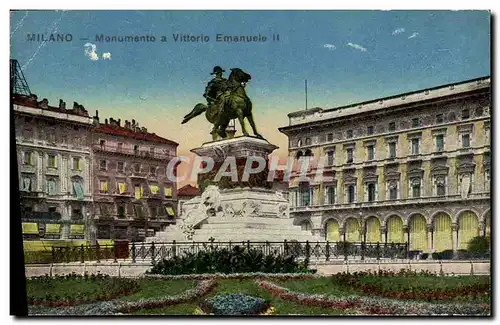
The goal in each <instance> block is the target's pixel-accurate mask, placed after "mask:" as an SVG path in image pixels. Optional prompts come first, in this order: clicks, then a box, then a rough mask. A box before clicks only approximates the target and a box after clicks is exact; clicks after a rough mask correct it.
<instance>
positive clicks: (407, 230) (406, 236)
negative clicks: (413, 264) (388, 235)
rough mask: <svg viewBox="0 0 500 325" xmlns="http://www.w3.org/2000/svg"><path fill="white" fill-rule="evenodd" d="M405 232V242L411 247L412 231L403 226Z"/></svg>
mask: <svg viewBox="0 0 500 325" xmlns="http://www.w3.org/2000/svg"><path fill="white" fill-rule="evenodd" d="M403 232H404V233H405V242H406V243H407V244H408V247H409V245H410V229H409V228H408V226H403Z"/></svg>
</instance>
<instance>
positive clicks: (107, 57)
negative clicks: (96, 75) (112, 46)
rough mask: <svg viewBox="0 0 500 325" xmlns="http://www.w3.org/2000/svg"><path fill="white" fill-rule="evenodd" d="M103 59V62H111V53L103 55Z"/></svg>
mask: <svg viewBox="0 0 500 325" xmlns="http://www.w3.org/2000/svg"><path fill="white" fill-rule="evenodd" d="M102 59H103V60H106V59H108V60H111V53H110V52H106V53H103V54H102Z"/></svg>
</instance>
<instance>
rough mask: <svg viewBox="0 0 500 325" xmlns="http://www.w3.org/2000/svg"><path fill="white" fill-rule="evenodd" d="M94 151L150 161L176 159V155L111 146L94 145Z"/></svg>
mask: <svg viewBox="0 0 500 325" xmlns="http://www.w3.org/2000/svg"><path fill="white" fill-rule="evenodd" d="M92 150H94V151H97V152H106V153H116V154H121V155H126V156H135V157H140V158H149V159H157V160H171V159H172V158H174V157H175V156H174V155H170V154H165V153H159V152H151V151H149V150H148V151H146V150H134V149H130V148H120V147H118V146H109V145H100V144H94V145H92Z"/></svg>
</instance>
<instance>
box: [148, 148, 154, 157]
mask: <svg viewBox="0 0 500 325" xmlns="http://www.w3.org/2000/svg"><path fill="white" fill-rule="evenodd" d="M149 153H150V154H152V155H154V154H155V147H151V148H149Z"/></svg>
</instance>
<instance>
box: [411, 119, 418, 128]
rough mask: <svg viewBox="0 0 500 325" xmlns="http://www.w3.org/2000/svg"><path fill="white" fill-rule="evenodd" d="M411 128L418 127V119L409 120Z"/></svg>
mask: <svg viewBox="0 0 500 325" xmlns="http://www.w3.org/2000/svg"><path fill="white" fill-rule="evenodd" d="M411 126H412V127H414V128H416V127H419V126H420V118H418V117H416V118H414V119H412V120H411Z"/></svg>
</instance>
